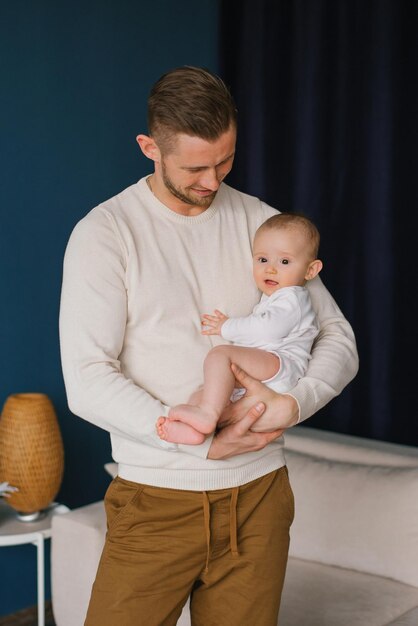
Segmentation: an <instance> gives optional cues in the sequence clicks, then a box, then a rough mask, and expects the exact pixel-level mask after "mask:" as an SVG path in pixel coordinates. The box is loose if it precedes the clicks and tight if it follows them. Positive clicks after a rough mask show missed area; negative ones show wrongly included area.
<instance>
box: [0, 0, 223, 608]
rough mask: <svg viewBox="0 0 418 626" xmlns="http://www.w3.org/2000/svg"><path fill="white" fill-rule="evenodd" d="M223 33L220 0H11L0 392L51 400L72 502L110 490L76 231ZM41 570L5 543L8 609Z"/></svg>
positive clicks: (0, 199) (5, 32)
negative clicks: (168, 93)
mask: <svg viewBox="0 0 418 626" xmlns="http://www.w3.org/2000/svg"><path fill="white" fill-rule="evenodd" d="M217 38H218V2H217V1H215V0H199V2H196V0H177V2H174V1H169V0H153V1H152V2H141V0H131V1H130V0H85V1H83V0H75V1H73V2H71V3H69V2H53V0H50V1H48V0H37V1H36V2H27V1H26V2H25V1H24V0H14V1H13V2H9V3H6V2H3V3H2V6H1V9H0V63H1V65H2V78H1V89H2V98H1V104H0V107H1V109H0V120H1V122H0V125H1V127H2V129H1V138H0V140H1V156H0V168H1V174H2V182H1V185H0V211H1V222H0V228H1V231H0V232H1V234H0V237H1V240H0V285H1V295H2V297H1V304H0V345H1V355H2V361H1V365H0V402H1V404H3V403H4V401H5V400H6V398H7V396H8V395H9V394H11V393H16V392H27V391H39V392H43V393H47V394H48V395H49V396H50V397H51V399H52V401H53V403H54V405H55V407H56V410H57V414H58V418H59V422H60V426H61V430H62V434H63V438H64V446H65V455H66V458H65V476H64V481H63V485H62V488H61V491H60V493H59V495H58V499H59V500H60V501H61V502H64V503H65V504H67V505H68V506H70V507H75V506H80V505H82V504H86V503H88V502H93V501H95V500H98V499H100V498H102V496H103V493H104V490H105V489H106V486H107V484H108V478H107V476H106V474H105V472H104V470H103V467H102V466H103V463H105V462H107V461H109V460H110V445H109V438H108V434H107V433H105V432H102V431H100V430H99V429H97V428H94V427H92V426H90V425H89V424H87V423H85V422H83V421H82V420H80V419H78V418H76V417H74V416H73V415H71V413H70V412H69V411H68V408H67V405H66V399H65V393H64V387H63V381H62V376H61V368H60V358H59V345H58V310H59V297H60V285H61V272H62V259H63V255H64V250H65V246H66V242H67V240H68V237H69V235H70V232H71V230H72V228H73V226H74V225H75V223H76V222H77V221H78V220H79V219H80V218H81V217H82V216H83V215H84V214H85V213H87V212H88V211H89V210H90V208H92V207H93V206H95V205H96V204H97V203H98V202H100V201H102V200H105V199H106V198H108V197H110V196H112V195H114V194H115V193H117V192H119V191H120V190H121V189H123V188H124V187H126V186H128V185H130V184H132V183H133V182H135V181H136V180H138V179H139V178H140V177H141V176H143V175H144V174H146V173H147V172H148V171H150V165H149V163H148V162H147V161H146V160H145V159H144V158H143V157H141V154H140V152H139V149H138V148H137V145H136V143H135V136H136V135H137V134H138V133H139V132H143V131H146V98H147V94H148V91H149V89H150V87H151V85H152V84H153V82H154V81H155V80H156V79H157V78H158V77H159V76H160V75H161V74H162V73H164V72H165V71H167V70H169V69H171V68H173V67H177V66H179V65H185V64H190V65H203V66H206V67H209V68H210V69H212V70H214V71H216V70H217V67H218V57H217V48H218V41H217ZM48 575H49V574H48V573H47V576H48ZM35 581H36V567H35V549H34V548H33V547H32V546H22V547H15V548H2V549H0V590H1V595H0V615H7V614H9V613H11V612H13V611H16V610H18V609H20V608H23V607H26V606H30V605H33V604H35V603H36V585H35ZM48 587H49V585H48Z"/></svg>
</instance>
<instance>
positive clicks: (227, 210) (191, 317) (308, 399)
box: [60, 178, 357, 490]
mask: <svg viewBox="0 0 418 626" xmlns="http://www.w3.org/2000/svg"><path fill="white" fill-rule="evenodd" d="M274 213H275V211H274V209H272V208H271V207H269V206H268V205H266V204H264V203H263V202H261V201H260V200H258V199H257V198H254V197H251V196H248V195H246V194H243V193H240V192H238V191H236V190H234V189H232V188H231V187H228V186H227V185H225V184H224V183H223V184H222V185H221V187H220V189H219V191H218V193H217V195H216V198H215V200H214V202H213V203H212V205H211V206H210V207H209V208H208V209H207V210H206V211H204V212H203V213H201V214H200V215H197V216H194V217H186V216H183V215H179V214H178V213H175V212H173V211H172V210H170V209H168V208H167V207H166V206H165V205H163V204H162V203H161V202H159V200H157V198H155V196H153V195H152V193H151V192H150V190H149V189H148V186H147V184H146V180H145V178H143V179H141V180H140V181H139V182H138V183H137V184H135V185H132V186H131V187H129V188H128V189H126V190H125V191H123V192H122V193H120V194H118V195H117V196H115V197H114V198H111V199H110V200H108V201H107V202H104V203H103V204H101V205H99V206H98V207H96V208H95V209H93V210H92V211H91V212H90V213H89V214H88V215H87V216H86V217H85V218H84V219H83V220H81V221H80V222H79V223H78V224H77V226H76V227H75V229H74V231H73V233H72V235H71V238H70V241H69V244H68V247H67V251H66V255H65V263H64V279H63V288H62V300H61V315H60V334H61V355H62V364H63V372H64V379H65V384H66V389H67V395H68V402H69V406H70V408H71V410H72V411H73V412H74V413H75V414H77V415H79V416H80V417H82V418H84V419H86V420H88V421H89V422H91V423H93V424H96V425H97V426H100V427H101V428H104V429H105V430H107V431H109V432H110V434H111V441H112V454H113V457H114V459H115V461H117V462H118V463H119V475H120V476H122V477H123V478H126V479H128V480H133V481H136V482H138V483H145V484H151V485H155V486H159V487H169V488H177V489H190V490H210V489H221V488H226V487H234V486H238V485H241V484H244V483H246V482H249V481H251V480H254V479H256V478H258V477H260V476H262V475H264V474H266V473H268V472H270V471H273V470H274V469H277V468H279V467H281V466H282V465H283V464H284V455H283V438H280V439H279V440H276V441H275V442H273V443H271V444H270V445H268V446H267V447H266V448H264V449H263V450H261V451H258V452H251V453H247V454H242V455H239V456H236V457H233V458H230V459H227V460H223V461H213V460H208V459H207V458H206V457H207V452H208V449H209V447H210V444H211V438H208V439H207V440H206V441H205V443H203V444H202V445H200V446H186V445H177V444H167V443H166V442H163V441H161V440H160V439H159V437H158V436H157V434H156V431H155V422H156V420H157V418H158V417H159V416H160V415H166V414H167V412H168V409H169V407H170V406H173V405H175V404H179V403H181V402H185V401H187V399H188V397H189V395H190V394H191V393H192V392H193V391H195V390H196V389H197V388H198V387H199V386H200V385H201V384H202V382H203V368H202V366H203V360H204V358H205V355H206V354H207V352H208V351H209V350H210V348H212V347H213V346H214V345H217V344H218V343H224V340H223V339H222V338H220V337H217V336H203V335H202V334H201V332H200V331H201V325H200V316H201V314H202V313H211V312H213V310H214V309H215V308H218V309H220V310H222V311H223V312H225V314H226V315H228V316H232V317H240V316H245V315H248V314H249V313H250V312H251V311H252V309H253V307H254V305H255V304H256V303H257V302H258V300H259V298H260V294H259V292H258V290H257V289H256V287H255V285H254V281H253V278H252V254H251V244H252V240H253V237H254V233H255V231H256V229H257V228H258V226H259V225H260V224H261V223H262V222H264V221H265V220H266V219H267V218H268V217H270V216H271V215H273V214H274ZM309 291H310V294H311V298H312V303H313V307H314V309H315V312H316V314H317V316H318V322H319V326H320V333H319V336H318V339H317V341H316V344H315V346H314V350H313V358H312V359H311V361H310V364H309V368H308V371H307V375H306V377H305V378H303V379H302V380H300V381H299V383H298V384H297V386H296V387H295V388H294V389H292V390H290V393H291V395H292V396H294V397H295V398H296V400H297V401H298V403H299V406H300V410H301V420H304V419H306V418H307V417H309V416H310V415H312V414H313V413H314V412H315V411H317V410H318V409H319V408H321V407H322V406H324V404H326V403H327V402H328V401H329V400H331V398H333V397H334V396H335V395H337V394H338V393H340V391H341V390H342V389H343V388H344V386H345V385H346V384H347V383H348V382H349V381H350V380H351V378H352V377H353V376H354V374H355V372H356V369H357V356H356V348H355V341H354V337H353V333H352V330H351V328H350V326H349V324H348V322H347V321H346V320H345V319H344V317H343V316H342V314H341V312H340V310H339V309H338V307H337V305H336V304H335V302H334V300H333V299H332V298H331V296H330V295H329V293H328V292H327V290H326V289H325V287H324V286H323V285H322V283H321V281H320V279H319V278H316V279H314V280H313V281H311V282H310V283H309Z"/></svg>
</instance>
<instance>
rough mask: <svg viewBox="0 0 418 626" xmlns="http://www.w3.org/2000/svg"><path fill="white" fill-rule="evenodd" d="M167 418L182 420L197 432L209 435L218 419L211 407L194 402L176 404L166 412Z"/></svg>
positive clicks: (176, 420)
mask: <svg viewBox="0 0 418 626" xmlns="http://www.w3.org/2000/svg"><path fill="white" fill-rule="evenodd" d="M168 420H169V421H170V422H171V421H175V422H182V423H183V424H188V425H189V426H192V427H193V428H194V429H196V430H197V431H198V432H199V433H203V434H204V435H209V434H210V433H213V431H214V430H215V427H216V423H217V421H218V415H217V414H216V412H215V410H214V409H212V408H207V407H206V406H197V405H194V404H178V405H177V406H173V407H172V408H171V409H170V410H169V412H168Z"/></svg>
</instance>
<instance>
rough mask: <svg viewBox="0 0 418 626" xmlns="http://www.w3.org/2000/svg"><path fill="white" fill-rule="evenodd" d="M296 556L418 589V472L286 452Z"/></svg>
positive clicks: (293, 547)
mask: <svg viewBox="0 0 418 626" xmlns="http://www.w3.org/2000/svg"><path fill="white" fill-rule="evenodd" d="M286 459H287V464H288V467H289V474H290V480H291V484H292V488H293V491H294V493H295V503H296V515H295V521H294V523H293V526H292V529H291V543H290V554H291V556H294V557H297V558H301V559H308V560H312V561H317V562H320V563H326V564H330V565H337V566H340V567H346V568H348V569H354V570H358V571H361V572H368V573H371V574H377V575H379V576H386V577H389V578H393V579H395V580H398V581H400V582H403V583H406V584H409V585H414V586H418V567H417V563H418V521H417V520H418V469H417V468H410V467H383V466H374V465H362V464H354V463H342V462H338V461H332V460H329V459H321V458H319V457H315V456H310V455H307V454H300V453H298V452H294V451H291V450H287V451H286Z"/></svg>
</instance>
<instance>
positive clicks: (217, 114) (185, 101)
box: [148, 66, 237, 152]
mask: <svg viewBox="0 0 418 626" xmlns="http://www.w3.org/2000/svg"><path fill="white" fill-rule="evenodd" d="M236 124H237V110H236V107H235V103H234V100H233V98H232V96H231V94H230V92H229V90H228V88H227V86H226V85H225V83H224V82H223V80H222V79H221V78H219V76H216V75H215V74H212V73H211V72H209V71H208V70H206V69H203V68H200V67H191V66H185V67H179V68H177V69H174V70H171V71H170V72H167V73H166V74H164V75H163V76H161V78H160V79H159V80H158V81H157V82H156V83H155V85H154V86H153V88H152V89H151V92H150V95H149V98H148V131H149V134H150V135H151V136H152V137H153V138H154V139H155V141H156V143H157V144H158V147H159V148H160V150H162V151H165V152H168V151H169V150H171V149H172V148H173V142H174V138H175V135H177V134H178V133H184V134H186V135H190V136H193V137H200V138H201V139H206V140H207V141H213V140H215V139H217V138H218V137H220V136H221V135H222V134H223V133H224V132H226V131H227V130H229V128H230V127H231V126H236Z"/></svg>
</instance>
